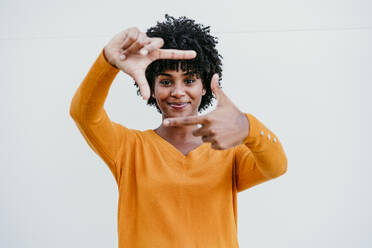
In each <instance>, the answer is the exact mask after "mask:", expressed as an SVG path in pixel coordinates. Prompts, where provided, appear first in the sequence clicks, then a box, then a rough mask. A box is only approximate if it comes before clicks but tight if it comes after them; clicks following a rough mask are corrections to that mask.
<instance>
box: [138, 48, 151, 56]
mask: <svg viewBox="0 0 372 248" xmlns="http://www.w3.org/2000/svg"><path fill="white" fill-rule="evenodd" d="M148 53H149V51H147V49H145V48H142V49H141V51H140V54H142V55H143V56H146V55H147V54H148Z"/></svg>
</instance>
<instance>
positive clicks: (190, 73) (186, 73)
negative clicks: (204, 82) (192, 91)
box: [158, 71, 195, 77]
mask: <svg viewBox="0 0 372 248" xmlns="http://www.w3.org/2000/svg"><path fill="white" fill-rule="evenodd" d="M158 75H159V76H167V77H172V75H171V74H168V73H165V72H160V73H159V74H158ZM193 75H195V73H194V72H191V71H190V72H185V73H184V74H183V76H193Z"/></svg>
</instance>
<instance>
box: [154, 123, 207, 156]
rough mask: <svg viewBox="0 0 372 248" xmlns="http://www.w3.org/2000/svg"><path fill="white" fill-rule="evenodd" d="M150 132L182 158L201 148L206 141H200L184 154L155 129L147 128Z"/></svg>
mask: <svg viewBox="0 0 372 248" xmlns="http://www.w3.org/2000/svg"><path fill="white" fill-rule="evenodd" d="M149 130H150V132H151V133H152V134H153V135H154V136H155V137H156V138H157V139H158V140H159V141H160V142H161V143H162V144H164V145H165V146H167V147H169V149H172V150H173V151H174V153H175V154H177V156H179V157H181V158H182V159H187V158H189V157H190V156H191V155H192V154H193V153H195V152H197V151H198V150H199V149H200V148H202V147H203V146H204V145H206V143H202V144H201V145H199V146H197V147H195V148H194V149H192V150H191V151H189V152H188V153H187V154H186V155H185V154H183V153H182V152H181V151H180V150H178V149H177V148H176V147H175V146H174V145H172V144H171V143H170V142H168V141H167V140H166V139H164V138H163V137H161V136H160V135H159V134H158V133H157V132H155V130H153V129H149Z"/></svg>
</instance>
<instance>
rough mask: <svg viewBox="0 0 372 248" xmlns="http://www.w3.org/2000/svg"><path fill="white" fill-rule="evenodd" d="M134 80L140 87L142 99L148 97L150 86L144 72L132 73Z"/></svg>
mask: <svg viewBox="0 0 372 248" xmlns="http://www.w3.org/2000/svg"><path fill="white" fill-rule="evenodd" d="M133 77H134V80H135V81H136V83H137V84H138V87H139V89H140V93H141V96H142V98H143V99H144V100H148V99H149V98H150V93H151V92H150V87H149V83H148V82H147V79H146V76H145V73H144V72H142V71H139V72H137V73H135V74H134V75H133Z"/></svg>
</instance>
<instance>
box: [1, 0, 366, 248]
mask: <svg viewBox="0 0 372 248" xmlns="http://www.w3.org/2000/svg"><path fill="white" fill-rule="evenodd" d="M371 11H372V2H371V1H368V0H364V1H363V0H339V1H336V0H322V1H321V0H312V1H310V0H309V1H305V0H284V1H276V0H264V1H262V0H260V1H255V0H254V1H227V0H226V1H220V2H215V1H200V0H198V1H194V0H191V1H188V2H186V1H183V2H179V1H170V0H169V1H149V2H142V1H113V0H108V1H93V0H90V1H87V0H80V1H77V0H74V1H73V0H64V1H58V2H57V1H41V0H38V1H26V0H22V1H21V0H19V1H10V0H2V1H1V2H0V44H1V45H0V54H1V56H0V68H1V82H0V110H1V129H0V137H1V138H0V166H1V167H0V168H1V173H0V197H1V198H0V201H1V202H0V247H4V248H5V247H7V248H8V247H9V248H13V247H17V248H19V247H22V248H24V247H25V248H28V247H32V248H34V247H35V248H36V247H38V248H43V247H55V248H59V247H92V248H93V247H117V233H116V230H117V228H116V221H117V219H116V218H117V217H116V211H117V200H118V196H117V188H116V184H115V181H114V178H113V176H112V175H111V172H110V171H109V169H108V168H107V167H106V166H105V164H104V163H103V162H102V160H101V159H100V158H99V157H98V156H97V155H96V154H95V153H94V152H93V151H92V150H91V149H90V148H89V147H88V145H87V144H86V143H85V141H84V139H83V137H82V136H81V135H80V133H79V131H78V129H77V128H76V126H75V125H74V123H73V121H72V119H71V118H70V116H69V105H70V101H71V98H72V96H73V94H74V92H75V90H76V89H77V87H78V85H79V83H80V82H81V80H82V79H83V77H84V76H85V74H86V73H87V72H88V70H89V68H90V66H91V65H92V63H93V62H94V60H95V59H96V57H97V56H98V54H99V52H100V51H101V49H102V48H103V46H104V45H105V44H106V43H107V42H108V41H109V40H110V39H111V37H112V36H113V35H115V34H116V33H117V32H119V31H121V30H122V29H125V28H127V27H131V26H137V27H139V28H140V29H142V30H143V31H145V30H146V28H147V27H149V26H152V25H155V24H156V21H157V20H164V14H165V13H169V14H171V15H174V16H176V17H178V16H181V15H185V16H188V17H190V18H194V19H196V20H197V22H200V23H203V24H206V25H210V26H211V30H212V33H214V34H215V35H217V36H218V37H219V38H220V39H219V40H220V44H219V49H220V52H221V53H222V55H223V56H224V80H223V82H222V83H223V86H224V90H225V92H226V93H227V95H228V96H230V98H231V99H232V100H233V101H234V102H235V103H236V105H237V106H238V107H239V108H240V109H241V110H242V111H245V112H250V113H252V114H254V115H255V116H256V117H258V118H259V119H260V120H261V121H262V122H263V123H265V125H266V126H267V127H269V128H270V129H271V130H272V131H273V132H274V133H276V135H277V136H278V137H279V138H280V140H281V142H282V144H283V146H284V149H285V151H286V153H287V157H288V162H289V163H288V172H287V173H286V174H285V175H284V176H282V177H280V178H278V179H276V180H272V181H269V182H267V183H264V184H261V185H259V186H256V187H253V188H251V189H249V190H246V191H244V192H242V193H240V194H239V195H238V201H239V202H238V204H239V206H238V217H239V218H238V229H239V230H238V232H239V243H240V246H241V247H255V248H260V247H277V248H279V247H283V248H289V247H318V248H319V247H324V248H326V247H327V248H328V247H338V248H343V247H345V248H346V247H366V248H367V247H372V237H371V236H372V235H371V234H372V216H371V215H372V214H371V209H372V199H371V198H372V197H371V195H372V194H371V192H370V191H371V188H372V183H371V180H370V175H371V174H372V168H371V166H372V163H371V162H370V161H371V160H370V159H369V155H370V154H371V149H370V147H371V145H370V144H371V141H372V135H371V131H370V126H371V124H372V121H371V119H372V118H371V114H372V113H371V112H372V111H371V103H372V101H371V100H370V99H369V96H370V94H371V92H372V91H371V89H372V87H371V78H372V45H371V44H372V17H371ZM243 89H244V90H243ZM129 104H130V107H128V105H129ZM106 109H107V111H108V113H109V115H110V117H111V119H113V120H115V121H118V122H121V123H122V124H124V125H126V126H128V127H131V128H137V129H141V130H143V129H148V128H155V127H157V125H159V122H160V115H159V114H158V113H157V112H156V110H155V109H154V108H149V107H147V106H146V105H145V103H144V102H143V101H142V100H141V98H140V97H138V96H137V95H136V89H135V87H134V86H133V83H132V80H131V79H130V78H129V77H127V76H126V75H124V73H122V72H120V73H119V75H118V77H117V78H116V80H115V82H114V84H113V86H112V88H111V91H110V94H109V97H108V99H107V102H106ZM138 113H140V115H139V114H138Z"/></svg>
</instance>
